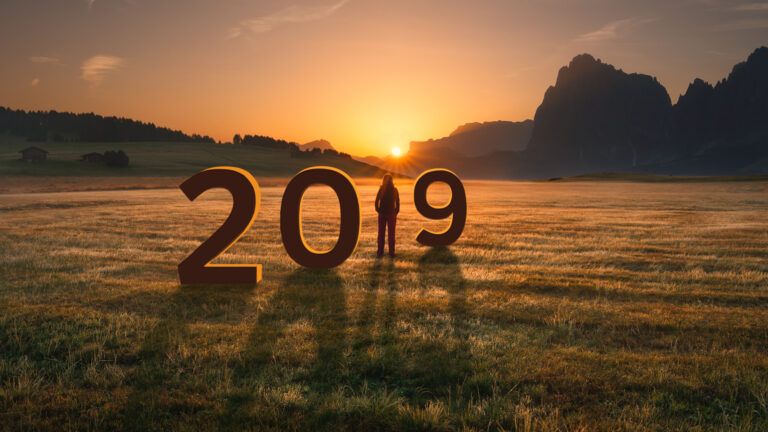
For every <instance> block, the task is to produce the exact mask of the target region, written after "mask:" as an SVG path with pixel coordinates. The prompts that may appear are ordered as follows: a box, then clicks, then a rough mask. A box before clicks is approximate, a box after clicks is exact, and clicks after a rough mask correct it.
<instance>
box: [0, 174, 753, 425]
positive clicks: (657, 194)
mask: <svg viewBox="0 0 768 432" xmlns="http://www.w3.org/2000/svg"><path fill="white" fill-rule="evenodd" d="M466 187H467V192H468V197H469V219H468V223H467V228H466V230H465V233H464V235H463V237H462V238H461V239H460V240H459V242H458V243H457V244H455V245H454V246H452V247H451V248H449V249H428V248H425V247H420V246H418V245H417V244H416V243H415V241H414V240H413V239H414V237H415V234H416V232H417V231H418V230H419V229H420V228H421V227H422V226H425V225H426V226H429V227H439V226H442V224H441V223H439V222H430V223H425V222H424V221H422V219H421V217H420V216H419V215H418V214H417V213H416V212H415V210H414V208H413V205H412V201H411V191H412V189H411V186H410V185H408V184H401V185H400V189H401V197H402V199H403V213H402V214H401V216H400V218H399V221H398V229H399V232H398V235H399V247H400V248H399V251H398V253H399V255H398V257H397V258H396V259H395V260H389V259H383V260H376V259H374V258H373V257H374V252H375V251H374V249H375V238H374V231H375V226H374V223H375V215H374V212H373V210H372V207H373V204H372V200H373V195H374V192H375V188H374V187H373V186H364V187H361V188H360V193H361V197H362V201H363V203H364V209H363V210H364V211H363V216H364V222H363V234H362V236H361V240H360V244H359V246H358V249H357V251H356V253H355V254H354V255H353V256H352V257H351V258H350V259H349V260H348V261H347V262H346V263H345V264H343V265H342V266H340V267H338V268H336V269H335V270H333V271H326V272H315V271H308V270H303V269H300V268H298V267H297V266H296V265H295V264H294V263H293V262H292V261H290V259H289V258H288V257H287V255H286V254H285V252H284V250H283V247H282V244H281V242H280V235H279V229H278V223H279V221H278V213H279V205H280V198H281V194H282V190H281V188H279V187H265V188H264V189H263V200H262V211H261V214H260V215H259V217H258V218H257V220H256V223H255V224H254V227H253V229H252V230H251V231H250V232H249V233H248V234H247V235H246V236H245V237H244V238H243V239H242V240H241V241H240V242H239V243H237V244H236V245H235V246H234V247H233V248H232V250H231V251H230V252H229V253H227V254H226V255H224V256H223V257H222V258H221V261H222V262H231V263H262V264H264V281H263V283H262V284H260V285H258V286H256V287H238V286H224V287H220V286H219V287H214V286H200V287H180V286H179V284H178V281H177V274H176V265H177V264H178V262H179V261H180V260H181V259H183V258H184V257H185V256H186V255H187V254H188V253H189V252H190V251H191V250H193V249H194V248H195V247H196V246H197V245H198V244H199V243H200V242H201V241H202V240H204V239H205V238H207V236H208V235H209V234H210V233H211V232H213V230H214V229H216V228H217V227H218V225H219V224H220V223H221V221H223V219H224V218H225V217H226V214H227V212H228V210H229V206H230V201H229V198H228V196H227V195H226V193H224V192H221V193H219V192H215V191H212V192H208V193H207V194H206V195H204V196H203V197H201V198H199V199H198V200H197V201H196V202H194V203H192V202H188V201H187V200H186V199H185V198H184V197H183V195H182V194H181V192H180V191H179V190H177V189H168V190H137V191H109V192H106V191H105V192H98V191H92V192H79V193H40V194H26V195H11V194H4V195H0V258H1V259H2V263H3V264H2V266H0V386H1V387H0V429H4V430H34V429H56V430H88V429H92V430H119V429H128V430H137V431H138V430H140V431H146V430H213V429H228V430H476V431H485V430H518V431H533V430H543V431H591V430H606V431H607V430H649V431H650V430H681V431H683V430H702V431H708V430H740V431H764V430H768V218H766V215H768V184H767V183H705V184H651V183H643V184H637V183H636V184H631V183H619V182H597V183H590V182H576V183H559V182H554V183H546V182H540V183H524V182H467V183H466ZM444 193H445V192H444V191H437V193H436V194H435V197H434V199H435V200H437V201H439V200H441V199H444V198H445V197H444V196H442V195H444ZM329 202H334V203H335V199H334V198H333V197H332V196H331V195H330V193H329V192H328V191H327V190H325V189H322V188H320V189H317V190H314V189H313V190H310V192H309V195H308V196H307V198H306V201H305V206H304V212H305V213H304V215H305V225H304V226H305V233H306V234H307V235H308V237H309V238H310V239H311V242H312V244H313V245H315V246H316V247H322V246H329V245H331V244H332V243H333V241H334V239H335V235H336V233H335V231H336V230H337V227H338V225H337V222H335V218H336V217H337V215H338V210H337V209H336V206H335V205H329Z"/></svg>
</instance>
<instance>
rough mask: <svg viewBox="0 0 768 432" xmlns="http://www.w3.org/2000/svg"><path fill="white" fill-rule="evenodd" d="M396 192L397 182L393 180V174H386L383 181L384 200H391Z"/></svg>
mask: <svg viewBox="0 0 768 432" xmlns="http://www.w3.org/2000/svg"><path fill="white" fill-rule="evenodd" d="M394 190H395V181H394V179H392V175H391V174H384V177H383V178H382V179H381V191H382V192H383V193H384V195H383V198H385V199H387V200H390V199H392V194H393V193H394Z"/></svg>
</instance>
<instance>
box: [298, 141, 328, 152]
mask: <svg viewBox="0 0 768 432" xmlns="http://www.w3.org/2000/svg"><path fill="white" fill-rule="evenodd" d="M299 148H300V149H302V150H304V151H307V150H312V149H320V150H336V149H335V148H334V147H333V145H331V143H330V142H328V141H326V140H324V139H319V140H315V141H310V142H308V143H306V144H301V145H300V146H299Z"/></svg>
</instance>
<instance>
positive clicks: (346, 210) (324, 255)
mask: <svg viewBox="0 0 768 432" xmlns="http://www.w3.org/2000/svg"><path fill="white" fill-rule="evenodd" d="M315 184H324V185H326V186H330V187H331V189H333V191H334V192H336V196H337V197H338V198H339V206H340V207H341V224H340V226H339V239H338V240H337V241H336V245H335V246H334V247H333V248H332V249H331V250H329V251H326V252H319V251H316V250H314V249H312V248H311V247H310V246H309V245H308V244H307V242H306V241H305V240H304V232H303V230H302V227H301V199H302V197H303V196H304V192H306V190H307V189H308V188H309V187H310V186H312V185H315ZM360 224H361V218H360V199H359V198H358V196H357V190H356V189H355V184H354V183H353V181H352V179H351V178H350V177H349V176H348V175H347V174H346V173H344V171H341V170H338V169H336V168H332V167H312V168H307V169H305V170H304V171H302V172H300V173H298V174H297V175H296V176H295V177H294V178H292V179H291V181H290V183H288V186H286V187H285V192H284V193H283V202H282V205H281V206H280V235H281V236H282V237H283V245H284V246H285V250H286V252H288V255H289V256H290V257H291V258H293V260H294V261H296V262H297V263H299V264H301V265H303V266H304V267H310V268H332V267H336V266H337V265H339V264H341V263H343V262H344V261H346V259H347V258H349V256H350V255H352V252H354V251H355V248H356V247H357V241H358V239H359V238H360Z"/></svg>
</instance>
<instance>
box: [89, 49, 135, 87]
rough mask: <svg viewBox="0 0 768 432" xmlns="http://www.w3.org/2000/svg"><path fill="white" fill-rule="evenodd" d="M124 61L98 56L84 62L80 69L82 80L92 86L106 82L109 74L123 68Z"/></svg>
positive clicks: (113, 57)
mask: <svg viewBox="0 0 768 432" xmlns="http://www.w3.org/2000/svg"><path fill="white" fill-rule="evenodd" d="M123 63H124V60H123V59H122V58H120V57H115V56H108V55H97V56H93V57H91V58H89V59H88V60H86V61H84V62H83V65H82V66H81V67H80V69H81V70H82V75H81V76H82V78H83V79H84V80H85V81H88V82H89V83H91V84H92V85H98V84H100V83H101V82H102V81H104V77H105V76H106V75H107V73H109V72H112V71H114V70H117V69H119V68H120V67H122V65H123Z"/></svg>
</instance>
